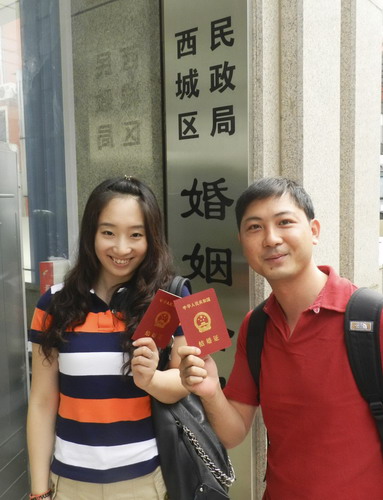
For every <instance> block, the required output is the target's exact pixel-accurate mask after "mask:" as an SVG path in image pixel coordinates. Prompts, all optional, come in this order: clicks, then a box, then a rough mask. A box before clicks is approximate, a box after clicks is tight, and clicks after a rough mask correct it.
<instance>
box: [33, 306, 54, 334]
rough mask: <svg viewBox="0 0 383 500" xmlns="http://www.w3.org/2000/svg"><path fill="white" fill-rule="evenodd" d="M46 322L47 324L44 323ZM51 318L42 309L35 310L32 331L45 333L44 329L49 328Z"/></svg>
mask: <svg viewBox="0 0 383 500" xmlns="http://www.w3.org/2000/svg"><path fill="white" fill-rule="evenodd" d="M44 321H45V322H44ZM50 321H51V317H50V316H49V315H47V314H46V312H45V311H43V310H42V309H37V308H36V309H35V312H34V313H33V318H32V321H31V328H32V330H37V331H40V332H41V331H43V329H44V327H45V328H48V326H49V323H50Z"/></svg>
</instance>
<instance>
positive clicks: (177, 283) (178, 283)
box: [158, 276, 192, 370]
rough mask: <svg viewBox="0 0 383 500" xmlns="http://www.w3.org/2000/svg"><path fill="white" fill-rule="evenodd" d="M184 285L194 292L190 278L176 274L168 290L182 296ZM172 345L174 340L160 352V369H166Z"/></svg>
mask: <svg viewBox="0 0 383 500" xmlns="http://www.w3.org/2000/svg"><path fill="white" fill-rule="evenodd" d="M184 286H186V287H187V289H188V290H189V292H190V293H192V287H191V283H190V280H189V278H184V277H183V276H174V278H173V279H172V281H171V283H170V285H169V286H168V289H167V291H168V292H169V293H172V294H173V295H178V296H179V297H181V294H182V289H183V287H184ZM172 347H173V342H171V343H170V344H169V345H167V346H166V347H165V348H164V349H162V352H161V353H160V359H159V362H158V369H159V370H165V369H166V367H167V365H168V362H169V358H170V353H171V351H172Z"/></svg>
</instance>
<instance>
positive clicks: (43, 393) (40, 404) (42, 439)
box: [27, 344, 59, 493]
mask: <svg viewBox="0 0 383 500" xmlns="http://www.w3.org/2000/svg"><path fill="white" fill-rule="evenodd" d="M58 403H59V387H58V361H57V352H56V351H55V350H54V352H52V359H51V362H49V361H48V360H47V359H45V357H44V355H43V354H42V352H41V350H40V346H39V345H38V344H32V384H31V392H30V396H29V405H28V417H27V442H28V454H29V464H30V474H31V491H32V493H42V492H45V491H47V490H48V488H49V471H50V464H51V460H52V453H53V445H54V438H55V424H56V417H57V408H58Z"/></svg>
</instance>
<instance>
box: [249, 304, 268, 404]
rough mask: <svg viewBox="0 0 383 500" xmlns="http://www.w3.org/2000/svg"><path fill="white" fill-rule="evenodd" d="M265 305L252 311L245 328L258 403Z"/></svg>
mask: <svg viewBox="0 0 383 500" xmlns="http://www.w3.org/2000/svg"><path fill="white" fill-rule="evenodd" d="M265 303H266V300H264V301H263V302H261V303H260V304H258V305H257V307H255V308H254V309H253V311H252V313H251V315H250V319H249V324H248V327H247V339H246V351H247V362H248V363H249V368H250V371H251V374H252V375H253V378H254V381H255V384H256V386H257V388H258V401H260V391H259V377H260V373H261V355H262V348H263V341H264V338H265V330H266V322H267V314H266V313H265V312H264V310H263V307H264V305H265Z"/></svg>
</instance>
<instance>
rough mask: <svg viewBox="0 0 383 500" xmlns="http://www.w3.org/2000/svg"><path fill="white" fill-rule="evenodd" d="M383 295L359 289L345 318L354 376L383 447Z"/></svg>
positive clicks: (347, 344)
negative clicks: (382, 344) (382, 333)
mask: <svg viewBox="0 0 383 500" xmlns="http://www.w3.org/2000/svg"><path fill="white" fill-rule="evenodd" d="M382 306H383V295H382V294H381V293H378V292H376V291H374V290H370V289H369V288H358V289H357V290H356V291H355V292H354V293H353V294H352V296H351V298H350V300H349V302H348V304H347V309H346V312H345V317H344V321H345V323H344V329H345V340H346V346H347V353H348V357H349V361H350V365H351V370H352V373H353V375H354V377H355V381H356V383H357V385H358V388H359V391H360V393H361V395H362V396H363V398H364V399H365V400H366V401H367V403H368V405H369V407H370V410H371V413H372V415H373V417H374V419H375V422H376V425H377V428H378V432H379V435H380V439H381V441H382V444H383V375H382V362H381V350H380V339H379V330H380V315H381V310H382Z"/></svg>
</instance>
